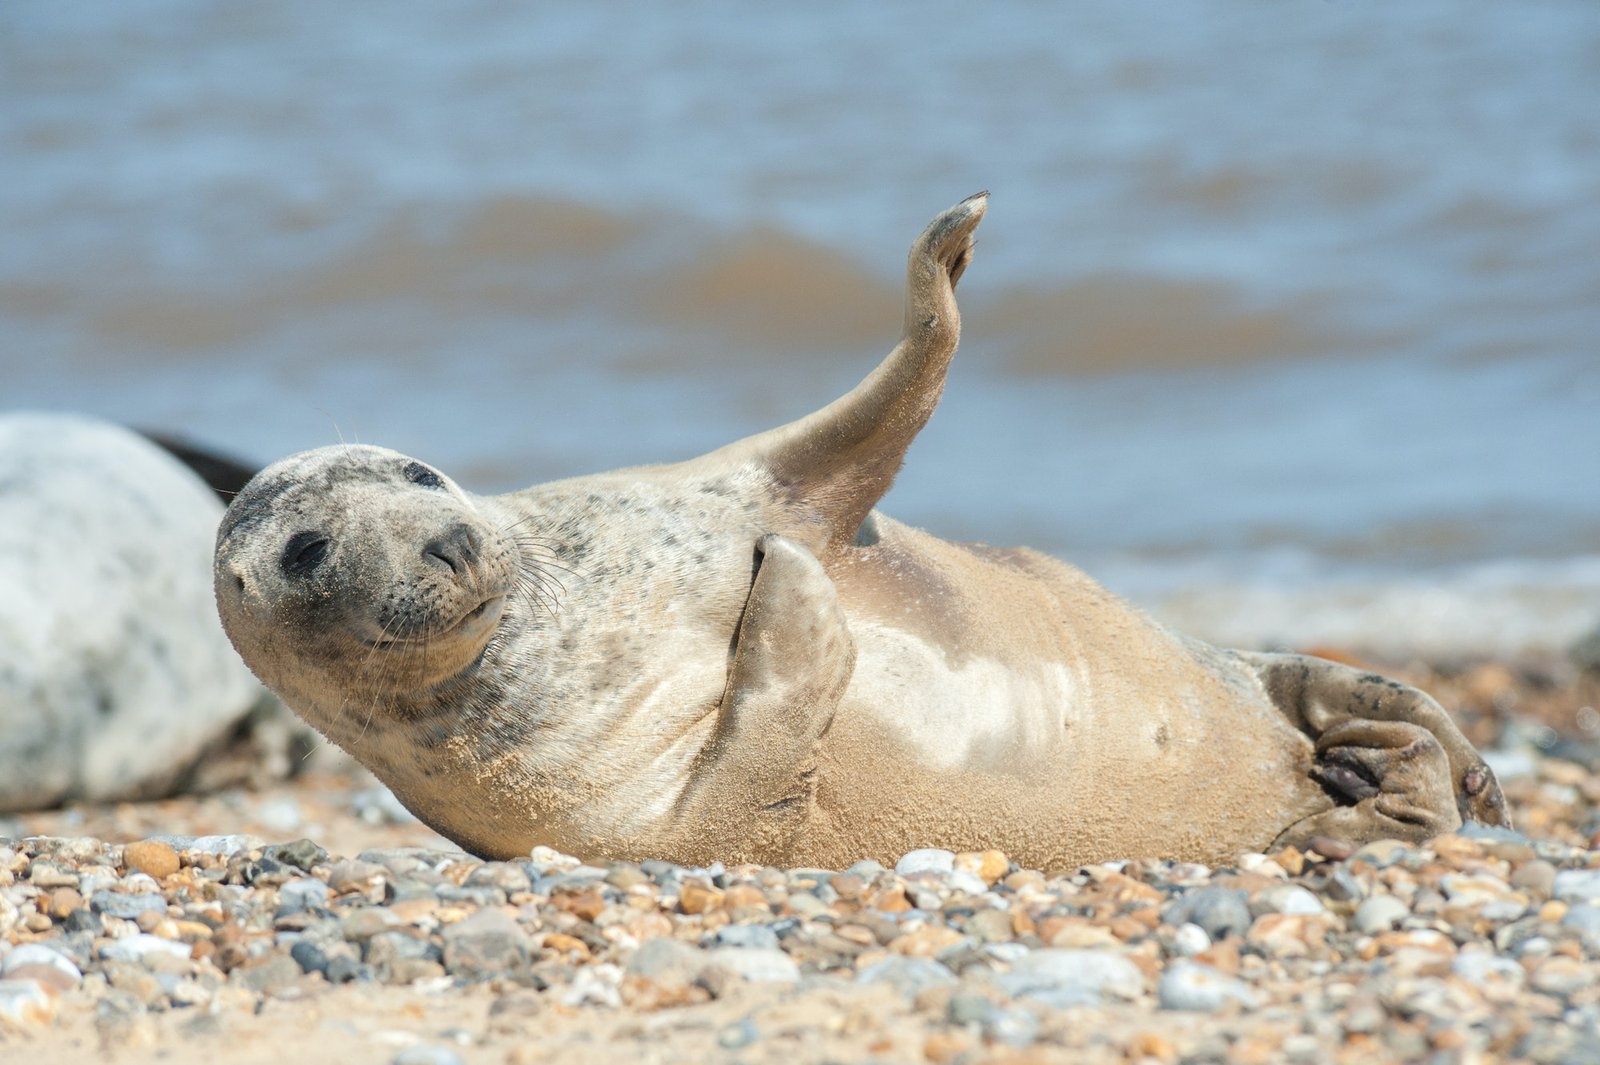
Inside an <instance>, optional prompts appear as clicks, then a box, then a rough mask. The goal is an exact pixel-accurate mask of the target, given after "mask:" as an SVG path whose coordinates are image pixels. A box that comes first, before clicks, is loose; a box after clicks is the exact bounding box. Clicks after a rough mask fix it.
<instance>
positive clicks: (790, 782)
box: [677, 534, 856, 859]
mask: <svg viewBox="0 0 1600 1065" xmlns="http://www.w3.org/2000/svg"><path fill="white" fill-rule="evenodd" d="M756 551H757V553H758V554H759V556H760V562H759V569H758V570H757V571H756V575H755V580H754V582H753V583H752V585H751V588H750V596H749V598H748V600H746V604H745V609H744V616H743V617H742V618H741V619H740V622H739V631H738V635H737V637H736V638H735V642H734V646H733V657H732V661H731V663H730V665H729V668H728V682H727V687H726V689H725V690H724V694H723V697H722V702H721V704H720V706H719V707H718V709H717V722H716V729H715V732H714V733H713V735H712V738H711V741H710V743H709V744H708V745H707V747H706V749H705V751H704V752H703V754H702V756H701V763H700V765H699V766H698V767H697V769H696V771H695V772H694V773H693V774H692V775H691V784H690V790H687V791H685V793H684V795H683V798H682V799H681V800H680V803H679V816H678V818H677V820H678V822H679V824H680V825H681V826H682V827H683V829H684V830H685V831H686V832H688V833H691V834H692V835H693V836H694V837H695V838H696V842H697V843H698V844H699V845H701V846H704V845H706V844H708V843H711V842H712V841H713V840H714V838H715V837H716V836H717V835H719V834H721V833H718V832H717V831H716V830H715V829H714V827H713V826H718V825H721V826H725V830H726V833H727V836H728V839H727V841H726V846H725V847H723V848H722V849H719V850H717V856H718V857H722V858H724V859H727V856H728V854H730V853H733V852H741V851H745V850H748V849H750V841H752V839H753V837H757V836H767V837H781V835H782V834H787V833H788V832H790V831H792V826H793V825H794V824H795V823H797V822H798V821H799V820H800V819H803V817H804V815H805V814H806V812H807V810H806V807H807V806H808V805H809V799H810V789H811V786H812V778H813V774H814V770H815V766H816V758H817V743H818V741H819V740H820V739H821V738H822V736H823V734H824V733H826V732H827V731H828V726H829V725H830V724H832V722H833V715H834V711H835V710H836V709H837V708H838V704H839V699H840V697H841V696H842V695H843V694H844V690H845V688H846V686H847V685H848V684H849V683H850V678H851V676H852V675H853V673H854V672H855V662H856V649H855V642H854V641H853V640H852V639H851V637H850V631H849V629H848V627H847V626H846V624H845V619H844V614H843V612H842V610H841V609H840V606H839V598H838V593H837V590H836V589H835V588H834V584H833V581H832V580H830V579H829V578H828V575H827V574H826V573H825V572H823V569H822V564H821V563H819V562H818V561H817V559H816V556H814V555H813V554H811V552H809V551H807V550H806V549H805V548H803V547H801V546H800V545H799V544H797V543H795V542H794V541H793V540H790V539H788V538H786V537H783V536H779V535H776V534H768V535H766V536H763V537H762V538H761V539H760V541H759V542H758V543H757V545H756ZM765 843H766V845H768V846H770V844H771V839H770V838H769V839H767V840H766V841H765ZM763 853H768V852H767V851H763Z"/></svg>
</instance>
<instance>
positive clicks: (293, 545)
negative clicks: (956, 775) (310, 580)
mask: <svg viewBox="0 0 1600 1065" xmlns="http://www.w3.org/2000/svg"><path fill="white" fill-rule="evenodd" d="M327 556H328V538H327V537H326V536H323V535H322V534H321V533H315V532H301V533H295V534H294V535H293V536H291V537H289V543H288V545H287V546H285V547H284V549H283V571H284V572H285V573H287V574H289V575H291V576H295V577H302V576H304V575H306V574H307V573H310V572H311V571H312V570H314V569H316V568H317V566H318V565H319V564H320V563H321V562H322V560H323V559H324V558H326V557H327Z"/></svg>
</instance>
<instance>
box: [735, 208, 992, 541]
mask: <svg viewBox="0 0 1600 1065" xmlns="http://www.w3.org/2000/svg"><path fill="white" fill-rule="evenodd" d="M988 197H989V194H988V193H986V192H980V193H976V194H975V195H972V196H969V197H967V198H966V199H964V200H962V201H961V202H960V203H958V204H956V205H955V206H954V207H951V208H950V209H949V210H946V211H944V212H943V213H941V214H940V215H939V216H938V217H937V218H935V219H934V220H933V221H932V222H931V223H929V224H928V227H927V228H926V229H924V230H923V231H922V235H921V236H919V237H918V238H917V240H916V242H915V243H913V244H912V246H911V252H910V255H909V257H908V262H907V264H906V305H905V328H904V332H903V334H902V336H901V339H900V343H899V344H897V345H896V346H895V348H894V350H893V351H891V352H890V353H889V355H888V357H887V358H885V359H884V360H883V362H882V363H880V364H879V366H878V367H877V369H875V370H873V371H872V373H870V374H869V375H867V377H866V378H865V379H864V380H863V381H862V382H861V383H860V384H859V385H857V386H856V387H855V388H854V389H852V390H851V391H850V392H849V393H847V394H846V395H844V396H843V397H841V398H840V399H837V400H835V401H834V402H833V403H830V404H829V405H828V406H826V407H824V408H823V409H821V410H819V411H817V412H816V413H814V414H811V415H809V416H807V417H805V418H802V419H800V420H799V421H796V422H791V423H790V424H788V425H785V426H782V427H780V428H778V429H774V430H772V431H771V432H768V433H763V434H761V435H759V436H756V437H752V438H750V439H749V440H746V441H742V442H740V443H738V444H735V445H733V446H732V449H731V450H736V451H743V452H746V453H748V452H751V451H753V452H754V453H755V458H756V460H757V461H758V462H760V463H761V464H762V465H763V466H765V467H766V468H767V470H768V471H769V472H770V474H771V475H772V477H773V479H774V480H776V481H777V482H778V484H779V485H781V486H783V487H784V488H785V489H786V490H787V491H788V493H789V496H790V499H791V500H792V502H793V504H794V507H795V509H796V511H797V514H796V518H797V519H799V520H798V521H797V523H796V528H795V529H794V530H792V533H793V535H796V536H797V537H802V538H803V539H804V540H805V542H806V543H807V544H808V546H813V547H815V548H817V549H822V548H824V547H827V546H830V545H834V544H845V543H850V542H852V540H853V539H854V538H856V537H858V536H859V535H860V529H861V526H862V522H863V520H864V519H865V518H866V516H867V514H868V512H869V511H871V510H872V508H873V507H874V506H876V505H877V502H878V500H879V499H881V498H883V494H884V493H885V492H887V491H888V490H889V486H890V485H891V484H892V483H893V482H894V478H895V474H896V473H898V472H899V470H900V465H901V463H902V462H903V461H904V459H905V453H906V449H907V448H908V447H910V446H911V441H912V440H913V439H915V437H916V435H917V433H918V432H920V431H921V429H922V427H923V426H924V425H926V424H927V421H928V418H929V417H930V416H931V415H932V414H933V408H934V407H935V406H936V405H937V404H938V402H939V396H940V394H941V393H942V392H943V390H944V381H945V375H946V373H947V372H948V370H949V368H950V360H951V358H952V357H953V356H954V355H955V351H956V344H957V342H958V341H959V340H960V338H961V314H960V312H959V310H958V309H957V308H956V301H955V283H956V281H957V280H959V279H960V277H961V275H962V273H963V272H964V271H965V270H966V267H967V264H968V262H970V261H971V258H972V248H973V233H974V232H975V231H976V230H977V228H978V223H979V222H980V221H982V220H983V215H984V211H985V210H986V209H987V207H988V202H989V199H988ZM819 519H820V520H819ZM819 524H820V525H821V527H822V532H821V536H820V542H818V541H819V537H818V536H817V532H816V530H817V526H818V525H819Z"/></svg>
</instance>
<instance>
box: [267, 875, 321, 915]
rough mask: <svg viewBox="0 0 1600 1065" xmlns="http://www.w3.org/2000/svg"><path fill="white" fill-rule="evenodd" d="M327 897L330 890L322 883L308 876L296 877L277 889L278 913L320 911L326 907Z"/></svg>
mask: <svg viewBox="0 0 1600 1065" xmlns="http://www.w3.org/2000/svg"><path fill="white" fill-rule="evenodd" d="M329 895H330V889H329V887H328V885H327V884H326V883H325V882H324V881H321V880H318V879H316V878H315V877H309V876H301V877H296V878H295V879H293V880H290V881H287V882H285V883H284V884H283V885H282V886H281V887H279V888H278V912H279V913H280V914H282V913H302V912H304V911H305V910H318V909H322V908H324V907H325V906H327V905H328V898H329Z"/></svg>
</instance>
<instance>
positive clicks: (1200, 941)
mask: <svg viewBox="0 0 1600 1065" xmlns="http://www.w3.org/2000/svg"><path fill="white" fill-rule="evenodd" d="M1210 949H1211V937H1210V936H1208V935H1206V930H1205V929H1204V928H1201V927H1200V926H1199V925H1197V924H1194V923H1192V922H1189V921H1185V922H1184V923H1183V924H1181V925H1179V926H1178V930H1177V931H1176V932H1174V933H1173V934H1172V953H1174V954H1176V955H1177V956H1178V957H1180V958H1192V957H1194V956H1195V955H1196V954H1199V953H1200V952H1201V951H1204V950H1210Z"/></svg>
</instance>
